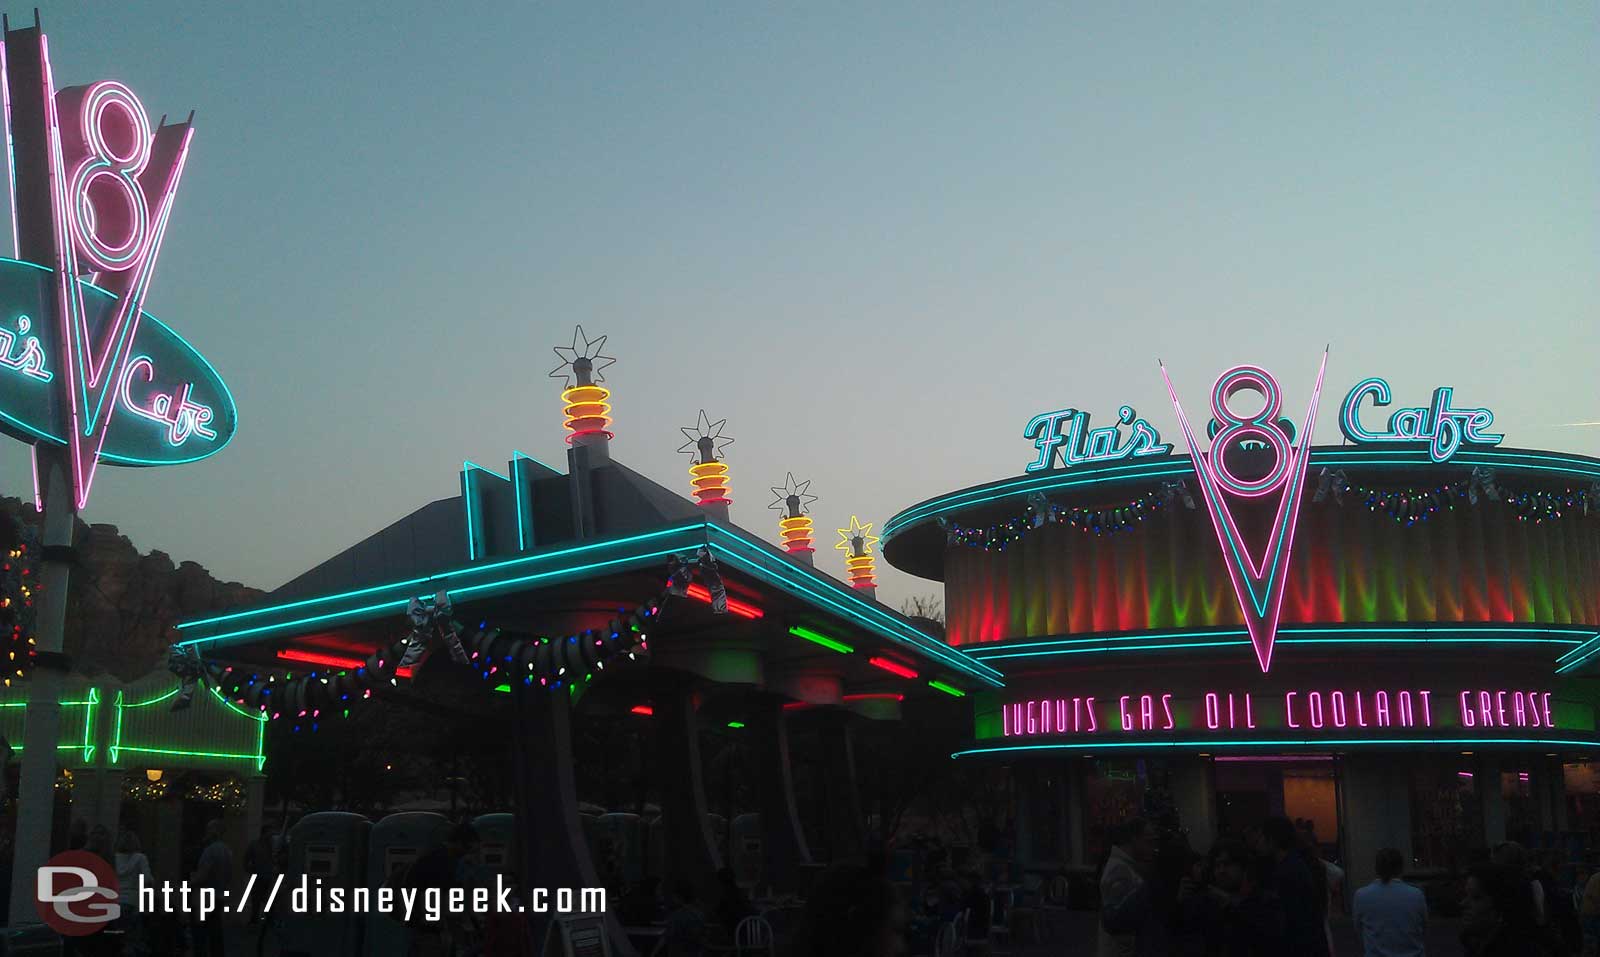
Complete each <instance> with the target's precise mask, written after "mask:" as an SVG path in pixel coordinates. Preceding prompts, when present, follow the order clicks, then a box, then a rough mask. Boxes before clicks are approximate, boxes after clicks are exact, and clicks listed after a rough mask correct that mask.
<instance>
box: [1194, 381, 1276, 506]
mask: <svg viewBox="0 0 1600 957" xmlns="http://www.w3.org/2000/svg"><path fill="white" fill-rule="evenodd" d="M1245 391H1250V392H1257V393H1260V394H1261V396H1262V400H1263V401H1262V404H1261V408H1260V409H1259V410H1258V411H1256V412H1254V413H1251V414H1250V415H1241V414H1240V413H1238V412H1235V411H1234V410H1233V409H1232V408H1231V407H1230V405H1229V403H1230V402H1231V400H1232V399H1233V397H1234V396H1235V395H1236V394H1238V393H1240V392H1245ZM1282 410H1283V393H1282V392H1280V391H1279V390H1278V383H1277V382H1275V381H1273V378H1272V376H1270V375H1268V374H1267V373H1266V371H1265V370H1263V369H1259V368H1257V367H1255V366H1238V367H1236V368H1233V369H1229V370H1228V371H1227V372H1225V373H1223V375H1222V377H1221V378H1220V379H1218V380H1217V384H1216V386H1215V387H1213V388H1212V390H1211V414H1212V416H1214V417H1215V418H1216V420H1217V421H1218V422H1220V423H1222V428H1221V429H1220V430H1219V431H1218V432H1217V434H1216V435H1215V436H1214V437H1213V438H1212V440H1211V468H1212V471H1213V473H1215V475H1216V477H1217V483H1218V484H1220V485H1221V486H1222V487H1223V488H1225V489H1227V490H1228V491H1230V492H1232V493H1234V494H1235V495H1243V496H1247V497H1254V496H1257V495H1265V494H1267V493H1268V492H1270V491H1272V490H1273V489H1275V488H1277V487H1278V486H1280V485H1282V484H1283V482H1284V480H1285V479H1286V478H1288V477H1289V457H1290V456H1289V437H1288V436H1287V435H1285V434H1284V431H1283V427H1282V426H1281V425H1279V424H1278V422H1277V419H1278V413H1279V412H1281V411H1282ZM1243 438H1252V439H1259V440H1261V441H1262V442H1263V443H1265V444H1266V445H1267V447H1268V448H1270V449H1271V450H1272V467H1271V468H1270V469H1268V470H1267V474H1265V475H1263V476H1261V477H1260V478H1257V479H1249V480H1245V479H1241V478H1239V477H1238V476H1237V475H1235V474H1233V470H1232V469H1231V468H1229V466H1228V463H1227V456H1226V454H1225V453H1226V451H1227V449H1228V447H1229V446H1230V445H1232V444H1233V443H1235V442H1238V441H1239V440H1240V439H1243Z"/></svg>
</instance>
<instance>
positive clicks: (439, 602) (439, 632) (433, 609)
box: [395, 591, 471, 668]
mask: <svg viewBox="0 0 1600 957" xmlns="http://www.w3.org/2000/svg"><path fill="white" fill-rule="evenodd" d="M451 612H452V609H451V606H450V594H449V593H448V592H445V591H440V592H439V593H438V594H436V595H434V596H433V604H431V605H424V604H423V603H422V602H421V601H419V600H418V599H416V598H413V599H411V604H409V605H407V606H406V617H407V618H409V619H411V631H410V633H408V634H407V635H406V647H405V652H404V653H403V654H402V655H401V656H400V661H399V662H398V663H397V664H396V666H395V667H396V668H409V667H411V666H412V665H414V664H416V663H417V662H418V661H421V660H422V656H423V654H424V653H425V652H427V650H428V646H429V645H430V644H431V643H432V642H433V641H434V640H438V641H442V642H444V646H445V648H447V649H448V650H449V652H450V660H451V661H454V662H455V663H456V664H458V665H464V664H468V663H469V662H470V660H471V659H469V658H468V657H467V652H466V649H464V648H462V647H461V631H462V629H461V625H460V624H458V623H457V622H456V620H455V619H454V618H453V617H451Z"/></svg>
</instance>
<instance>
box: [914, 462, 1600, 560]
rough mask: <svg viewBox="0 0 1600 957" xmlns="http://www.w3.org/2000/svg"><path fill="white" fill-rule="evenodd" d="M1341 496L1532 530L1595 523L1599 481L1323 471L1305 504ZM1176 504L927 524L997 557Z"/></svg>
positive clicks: (1133, 522) (1176, 495) (1133, 525)
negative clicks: (1061, 528)
mask: <svg viewBox="0 0 1600 957" xmlns="http://www.w3.org/2000/svg"><path fill="white" fill-rule="evenodd" d="M1347 495H1348V496H1350V497H1351V499H1352V500H1354V501H1356V502H1358V503H1359V504H1361V505H1363V506H1364V507H1365V508H1366V509H1367V510H1368V511H1369V512H1373V513H1377V512H1382V513H1383V514H1385V515H1387V516H1388V517H1389V518H1392V519H1394V521H1395V522H1396V523H1398V524H1400V525H1403V526H1406V527H1408V528H1409V527H1411V526H1413V525H1417V524H1420V523H1422V522H1426V521H1428V520H1429V519H1430V518H1432V517H1433V516H1434V515H1437V514H1438V513H1440V512H1446V511H1454V510H1455V508H1456V506H1457V505H1458V504H1466V505H1477V504H1478V502H1479V501H1480V499H1488V500H1490V501H1498V502H1501V503H1503V504H1505V505H1508V506H1510V507H1512V508H1514V509H1516V511H1517V520H1518V521H1522V522H1532V523H1533V524H1535V525H1539V524H1543V523H1545V522H1550V521H1555V520H1557V519H1561V518H1570V517H1575V516H1576V517H1583V516H1597V517H1600V482H1596V483H1595V484H1593V485H1591V486H1589V487H1588V488H1586V489H1573V488H1567V489H1563V490H1562V491H1559V492H1552V491H1544V490H1536V491H1527V492H1508V491H1506V490H1505V489H1503V488H1501V487H1500V486H1499V485H1497V484H1496V482H1495V478H1494V473H1493V472H1492V471H1490V470H1488V469H1478V468H1475V469H1473V470H1472V474H1471V475H1470V476H1468V477H1467V478H1464V479H1458V480H1456V481H1454V482H1446V483H1444V484H1441V485H1435V486H1432V487H1417V486H1408V487H1406V488H1388V489H1385V488H1375V487H1368V486H1364V485H1360V484H1357V483H1355V482H1351V481H1350V480H1349V477H1348V476H1347V475H1346V474H1345V473H1344V471H1343V470H1339V471H1330V470H1328V469H1324V470H1323V471H1322V474H1321V476H1319V479H1318V485H1317V490H1316V492H1315V494H1313V496H1312V499H1311V500H1312V501H1313V502H1325V501H1327V500H1329V499H1330V498H1331V499H1332V500H1333V502H1334V504H1336V505H1343V504H1344V499H1345V496H1347ZM1178 500H1182V502H1183V503H1184V505H1185V506H1186V507H1187V508H1191V509H1192V508H1194V501H1193V498H1192V496H1190V494H1189V491H1188V489H1187V487H1186V486H1185V485H1184V483H1183V482H1182V481H1177V482H1168V483H1166V485H1165V486H1164V487H1163V488H1162V490H1161V491H1159V492H1146V493H1145V494H1143V495H1141V496H1139V497H1138V498H1135V499H1131V500H1129V501H1126V502H1119V503H1116V504H1111V505H1101V506H1098V507H1094V508H1089V507H1078V506H1074V507H1071V508H1068V507H1066V506H1062V505H1057V504H1055V503H1054V502H1050V501H1049V500H1048V499H1046V498H1045V496H1044V495H1043V494H1042V493H1034V494H1033V495H1032V496H1030V497H1029V498H1028V507H1027V509H1026V510H1025V511H1024V512H1023V513H1022V514H1020V515H1016V516H1014V517H1012V518H1009V519H1006V520H1005V521H1002V522H996V523H994V524H992V525H987V526H965V525H957V524H956V523H955V522H951V521H949V520H948V519H944V518H939V519H935V522H936V523H937V524H938V526H939V527H940V528H942V529H944V533H945V543H946V544H947V545H964V546H967V547H969V548H982V549H984V550H985V551H1004V550H1005V549H1006V547H1007V546H1009V545H1012V544H1014V543H1016V542H1018V541H1021V540H1022V539H1023V538H1025V537H1027V536H1028V534H1029V533H1031V532H1035V531H1038V530H1039V529H1041V528H1044V527H1046V526H1049V525H1067V526H1069V527H1072V528H1076V529H1078V530H1079V531H1082V532H1086V533H1092V534H1094V535H1114V534H1118V533H1121V532H1131V531H1134V530H1136V529H1138V528H1139V527H1141V526H1142V525H1143V523H1144V522H1145V521H1146V520H1147V519H1148V518H1150V517H1151V516H1152V515H1155V514H1156V513H1158V512H1161V511H1163V510H1165V509H1167V508H1169V507H1171V506H1172V504H1173V502H1175V501H1178Z"/></svg>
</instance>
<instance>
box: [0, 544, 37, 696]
mask: <svg viewBox="0 0 1600 957" xmlns="http://www.w3.org/2000/svg"><path fill="white" fill-rule="evenodd" d="M37 552H38V545H37V543H36V542H35V541H34V540H33V529H32V528H24V530H23V532H22V536H21V540H20V541H18V542H17V544H16V545H15V546H13V547H12V548H11V550H10V551H9V552H7V553H6V557H5V561H4V562H3V563H0V622H3V623H4V624H3V625H0V627H3V628H4V633H5V635H6V639H7V647H6V660H5V664H4V671H3V672H0V683H3V684H4V685H5V687H7V688H9V687H11V682H13V681H17V680H21V679H24V678H27V677H28V670H29V666H30V665H31V664H32V662H33V658H34V655H35V651H34V632H33V628H34V607H33V600H34V595H35V593H36V592H37V591H38V575H37V573H36V564H35V561H34V557H35V555H36V553H37Z"/></svg>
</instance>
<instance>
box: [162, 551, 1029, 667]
mask: <svg viewBox="0 0 1600 957" xmlns="http://www.w3.org/2000/svg"><path fill="white" fill-rule="evenodd" d="M701 548H707V549H709V550H710V552H711V554H712V555H713V556H714V557H715V558H716V559H717V562H718V563H719V565H720V567H721V569H722V571H723V573H724V574H725V575H734V576H737V577H738V578H739V579H741V580H743V579H748V580H749V581H750V582H751V583H752V584H754V585H755V586H756V587H757V588H758V589H760V590H761V591H762V592H774V593H777V594H779V595H782V596H786V597H787V599H788V600H790V601H791V602H793V603H795V604H797V605H798V606H802V607H803V608H804V609H805V613H806V615H807V617H808V618H811V617H817V618H820V619H822V620H824V621H826V622H827V623H829V624H831V625H833V626H834V627H836V628H838V629H841V630H842V631H843V632H844V633H846V634H849V635H865V636H867V637H869V638H872V639H876V641H877V642H878V643H879V644H881V645H882V646H884V647H891V648H893V649H895V650H896V651H899V652H901V653H906V654H909V655H911V656H912V657H913V658H915V659H916V660H918V661H920V662H923V663H925V664H926V666H927V667H928V668H929V670H936V671H939V672H941V673H944V674H950V675H959V676H961V677H962V678H963V679H965V680H966V681H968V682H976V683H977V684H979V685H983V686H987V687H994V688H998V687H1002V686H1003V685H1004V676H1003V675H1002V674H1001V673H1000V672H999V671H997V670H996V669H994V668H992V667H990V666H989V665H986V664H984V663H983V662H981V661H978V660H976V659H974V658H972V657H970V656H968V655H966V654H964V653H962V652H961V651H959V650H957V649H955V648H952V647H950V646H949V645H947V644H945V643H944V642H943V641H941V640H940V639H938V638H936V637H934V636H932V635H929V634H927V633H926V632H923V631H922V630H920V629H918V628H917V627H916V626H915V625H914V624H913V623H912V622H911V621H910V620H908V619H907V618H906V617H904V616H903V615H900V614H898V613H896V612H894V611H892V610H890V609H889V608H886V607H885V606H883V605H881V604H879V603H878V602H876V601H873V600H870V599H867V598H864V597H862V596H861V595H860V594H859V593H857V592H856V591H855V590H854V589H852V588H850V587H848V586H846V585H845V584H844V583H842V582H839V581H838V580H836V579H834V578H832V577H830V576H828V575H825V574H823V573H821V572H819V571H817V570H815V569H814V568H811V567H809V566H804V565H800V564H797V563H796V562H794V561H792V560H791V559H789V558H787V557H785V556H784V555H783V554H782V553H781V552H779V551H778V550H777V549H775V548H773V547H772V546H771V545H769V544H767V543H766V542H764V541H762V540H760V539H758V538H755V537H753V536H750V535H748V534H745V533H744V532H742V531H740V530H738V529H734V528H729V527H726V526H723V525H719V524H717V523H715V522H708V521H703V520H702V521H695V522H686V523H680V524H676V525H671V526H667V527H663V528H658V529H654V530H650V531H643V532H637V533H632V534H628V535H621V536H615V537H611V538H604V539H594V540H590V541H585V542H581V543H578V544H567V545H562V546H559V547H551V548H547V549H542V550H539V551H533V552H528V553H525V554H521V555H517V556H515V557H510V558H498V559H493V560H480V561H476V562H472V563H469V564H466V565H462V566H460V567H458V568H455V569H451V570H448V571H446V572H442V573H440V574H437V575H433V576H429V577H426V578H409V579H404V580H400V581H391V582H385V583H382V584H377V585H371V586H367V587H363V588H357V589H352V590H347V591H341V592H332V593H328V594H323V595H314V596H312V597H308V598H299V599H296V600H294V601H288V602H277V603H271V602H269V603H267V604H263V605H260V606H257V607H254V608H249V609H245V610H242V611H235V612H229V613H225V614H217V615H209V616H206V617H203V618H197V619H193V620H190V621H186V622H182V623H180V624H179V625H178V626H177V627H178V635H179V641H180V643H181V644H184V645H193V646H198V647H200V648H202V649H204V650H205V651H206V652H207V653H210V654H215V653H217V652H219V651H222V650H223V649H229V650H233V651H243V650H244V647H245V646H249V645H256V644H263V643H274V642H281V641H284V640H287V639H291V638H295V637H299V636H305V635H311V634H315V633H319V632H327V631H330V630H334V629H340V628H349V627H352V626H361V625H363V624H371V623H377V622H382V621H384V620H393V619H396V618H397V617H401V616H403V615H404V614H405V610H406V607H407V605H408V604H409V603H410V602H411V600H412V599H413V598H428V597H431V596H432V595H434V594H435V593H436V592H439V591H444V592H447V593H448V594H449V596H450V599H451V602H452V603H453V604H454V605H455V606H456V607H457V608H460V609H462V617H463V618H470V617H472V613H473V610H474V607H473V606H474V605H475V604H480V603H486V602H489V600H491V599H499V598H504V597H506V596H512V595H516V594H518V593H522V592H532V591H535V590H542V589H549V588H552V587H557V586H566V587H572V588H574V589H578V590H581V588H582V587H583V586H585V585H588V584H591V583H593V582H595V581H596V580H598V579H603V578H607V577H611V576H616V575H619V574H623V573H639V572H641V571H648V572H656V571H660V570H662V569H664V568H665V563H666V561H667V559H668V558H670V557H671V556H675V555H676V556H692V555H693V554H694V553H696V552H697V551H699V550H700V549H701Z"/></svg>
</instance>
